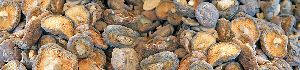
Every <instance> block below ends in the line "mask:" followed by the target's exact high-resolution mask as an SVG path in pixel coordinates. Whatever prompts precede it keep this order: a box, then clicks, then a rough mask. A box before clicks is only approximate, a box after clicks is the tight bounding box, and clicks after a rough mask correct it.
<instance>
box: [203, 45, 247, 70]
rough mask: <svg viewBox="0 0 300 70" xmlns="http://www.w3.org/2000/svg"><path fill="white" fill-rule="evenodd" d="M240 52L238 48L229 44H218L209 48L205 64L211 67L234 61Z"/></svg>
mask: <svg viewBox="0 0 300 70" xmlns="http://www.w3.org/2000/svg"><path fill="white" fill-rule="evenodd" d="M240 52H241V48H240V46H238V45H236V44H234V43H230V42H224V43H218V44H215V45H213V46H211V47H210V48H209V50H208V54H207V62H208V63H209V64H211V65H213V66H216V65H219V64H221V63H222V62H227V61H229V60H232V59H235V58H236V57H237V56H238V55H239V54H240Z"/></svg>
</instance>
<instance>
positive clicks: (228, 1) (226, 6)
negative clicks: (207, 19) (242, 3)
mask: <svg viewBox="0 0 300 70" xmlns="http://www.w3.org/2000/svg"><path fill="white" fill-rule="evenodd" d="M213 4H214V5H215V6H216V8H217V9H218V10H219V14H220V18H226V19H228V20H230V19H231V18H232V17H233V16H234V15H235V14H236V13H237V12H238V8H239V7H238V6H239V2H238V0H214V1H213Z"/></svg>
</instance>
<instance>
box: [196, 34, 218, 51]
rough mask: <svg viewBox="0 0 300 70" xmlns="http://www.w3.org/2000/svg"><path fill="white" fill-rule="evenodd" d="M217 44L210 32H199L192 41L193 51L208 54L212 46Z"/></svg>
mask: <svg viewBox="0 0 300 70" xmlns="http://www.w3.org/2000/svg"><path fill="white" fill-rule="evenodd" d="M215 43H216V37H214V36H213V35H212V34H211V33H209V32H198V33H197V34H196V35H195V36H194V37H193V39H192V46H191V49H192V50H197V51H201V52H206V51H207V49H208V48H210V46H212V45H213V44H215Z"/></svg>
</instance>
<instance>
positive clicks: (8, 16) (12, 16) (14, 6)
mask: <svg viewBox="0 0 300 70" xmlns="http://www.w3.org/2000/svg"><path fill="white" fill-rule="evenodd" d="M0 17H1V18H0V23H1V25H0V30H1V31H12V30H13V29H14V28H15V27H16V26H17V25H18V24H19V21H20V18H21V10H20V7H19V5H18V3H15V2H12V1H4V2H3V3H1V4H0Z"/></svg>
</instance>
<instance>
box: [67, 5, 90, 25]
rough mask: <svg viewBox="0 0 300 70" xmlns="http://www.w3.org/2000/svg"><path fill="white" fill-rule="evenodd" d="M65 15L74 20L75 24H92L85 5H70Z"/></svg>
mask: <svg viewBox="0 0 300 70" xmlns="http://www.w3.org/2000/svg"><path fill="white" fill-rule="evenodd" d="M65 15H66V16H67V17H68V18H70V19H71V20H72V22H73V23H74V24H75V26H79V25H81V24H90V13H89V11H88V10H87V9H86V8H85V6H84V5H75V6H70V8H67V9H66V11H65Z"/></svg>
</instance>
